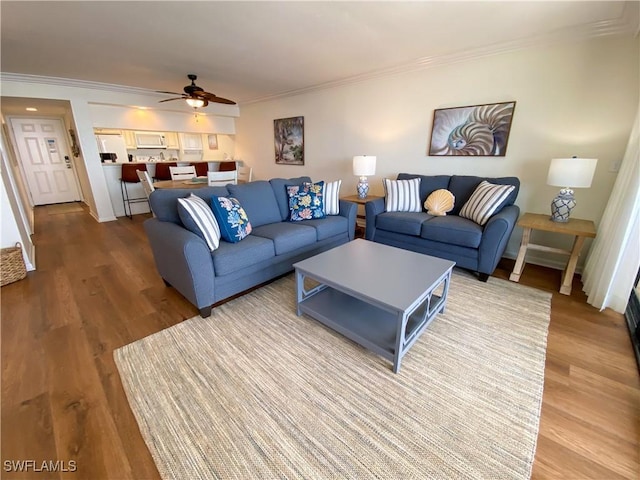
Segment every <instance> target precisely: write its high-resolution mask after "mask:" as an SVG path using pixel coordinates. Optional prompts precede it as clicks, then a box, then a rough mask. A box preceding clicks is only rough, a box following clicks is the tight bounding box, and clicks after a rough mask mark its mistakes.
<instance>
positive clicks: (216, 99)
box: [200, 92, 236, 105]
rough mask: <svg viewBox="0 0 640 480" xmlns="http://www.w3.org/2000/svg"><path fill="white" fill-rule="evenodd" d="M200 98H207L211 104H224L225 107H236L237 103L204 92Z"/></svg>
mask: <svg viewBox="0 0 640 480" xmlns="http://www.w3.org/2000/svg"><path fill="white" fill-rule="evenodd" d="M200 96H201V97H202V98H206V99H207V100H209V101H210V102H214V103H223V104H225V105H235V104H236V102H234V101H233V100H229V99H228V98H222V97H218V96H217V95H214V94H213V93H209V92H202V93H200Z"/></svg>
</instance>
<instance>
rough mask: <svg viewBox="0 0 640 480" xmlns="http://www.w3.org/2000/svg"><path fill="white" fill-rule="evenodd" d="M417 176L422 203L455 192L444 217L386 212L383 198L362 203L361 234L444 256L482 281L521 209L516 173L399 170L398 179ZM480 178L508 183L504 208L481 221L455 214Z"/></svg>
mask: <svg viewBox="0 0 640 480" xmlns="http://www.w3.org/2000/svg"><path fill="white" fill-rule="evenodd" d="M418 177H419V178H420V199H421V202H422V204H423V205H424V202H425V200H426V199H427V197H428V196H429V194H430V193H431V192H433V191H435V190H438V189H441V188H444V189H447V190H449V191H450V192H451V193H453V195H454V196H455V204H454V208H453V210H452V211H451V212H449V213H447V215H446V216H444V217H438V216H432V215H429V214H427V213H426V211H425V210H424V209H423V211H422V212H415V213H408V212H386V211H385V199H384V198H378V199H375V200H373V201H370V202H367V203H366V206H365V209H366V222H367V223H366V233H365V235H366V238H367V240H372V241H374V242H378V243H384V244H386V245H391V246H394V247H400V248H405V249H407V250H412V251H414V252H419V253H425V254H427V255H432V256H434V257H440V258H446V259H447V260H452V261H454V262H456V265H457V266H458V267H462V268H465V269H468V270H472V271H474V272H478V276H479V278H480V280H482V281H485V282H486V281H487V279H488V278H489V275H491V274H492V273H493V271H494V270H495V268H496V266H497V265H498V261H499V260H500V258H501V257H502V254H503V253H504V250H505V248H506V247H507V242H508V241H509V237H510V236H511V232H512V231H513V228H514V226H515V224H516V221H517V220H518V215H519V214H520V208H518V206H517V205H514V202H515V200H516V197H517V196H518V191H519V189H520V181H519V180H518V179H517V178H516V177H502V178H483V177H474V176H458V175H453V176H449V175H435V176H425V175H413V174H408V173H401V174H399V175H398V180H406V179H411V178H418ZM483 180H487V181H488V182H490V183H495V184H501V185H513V186H515V189H514V190H513V191H512V192H511V194H510V195H509V197H508V198H507V200H506V201H505V206H504V207H503V208H502V209H501V210H500V211H499V212H497V213H496V214H495V215H494V216H492V217H491V219H490V220H489V221H488V222H487V223H486V224H485V225H484V226H480V225H478V224H477V223H475V222H473V221H471V220H468V219H466V218H462V217H460V216H458V213H459V212H460V210H461V209H462V206H463V205H464V204H465V203H466V201H467V200H468V199H469V197H470V196H471V194H472V193H473V192H474V190H475V189H476V187H477V186H478V185H479V184H480V182H482V181H483Z"/></svg>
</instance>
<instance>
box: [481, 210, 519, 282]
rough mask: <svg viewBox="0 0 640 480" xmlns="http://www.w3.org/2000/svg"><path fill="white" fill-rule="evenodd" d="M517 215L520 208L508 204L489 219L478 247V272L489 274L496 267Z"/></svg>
mask: <svg viewBox="0 0 640 480" xmlns="http://www.w3.org/2000/svg"><path fill="white" fill-rule="evenodd" d="M519 215H520V208H519V207H518V206H517V205H509V206H507V207H504V208H503V209H502V210H501V211H500V212H499V213H497V214H496V215H494V216H493V217H491V218H490V219H489V221H488V222H487V224H486V225H485V227H484V231H483V232H482V240H481V241H480V247H479V249H478V250H479V251H478V272H480V273H486V274H488V275H491V274H492V273H493V271H494V270H495V269H496V266H497V265H498V262H499V261H500V258H502V254H503V253H504V250H505V249H506V248H507V243H508V242H509V237H511V232H513V228H514V227H515V225H516V222H517V221H518V216H519Z"/></svg>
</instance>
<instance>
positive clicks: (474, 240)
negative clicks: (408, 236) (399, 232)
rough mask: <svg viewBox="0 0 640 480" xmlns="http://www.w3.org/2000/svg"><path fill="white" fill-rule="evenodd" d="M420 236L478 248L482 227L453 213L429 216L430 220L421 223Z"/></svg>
mask: <svg viewBox="0 0 640 480" xmlns="http://www.w3.org/2000/svg"><path fill="white" fill-rule="evenodd" d="M420 236H421V237H422V238H426V239H427V240H433V241H435V242H442V243H448V244H451V245H459V246H461V247H471V248H478V246H479V245H480V241H481V240H482V227H481V226H480V225H478V224H477V223H475V222H473V221H471V220H467V219H466V218H462V217H457V216H454V215H447V216H446V217H431V220H429V221H428V222H424V223H423V224H422V230H421V232H420Z"/></svg>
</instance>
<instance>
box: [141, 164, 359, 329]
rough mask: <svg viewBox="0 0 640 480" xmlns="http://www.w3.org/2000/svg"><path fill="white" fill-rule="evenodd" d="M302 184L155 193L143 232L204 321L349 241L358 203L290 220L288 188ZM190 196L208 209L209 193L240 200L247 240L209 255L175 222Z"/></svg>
mask: <svg viewBox="0 0 640 480" xmlns="http://www.w3.org/2000/svg"><path fill="white" fill-rule="evenodd" d="M304 182H311V179H310V178H309V177H299V178H291V179H283V178H276V179H272V180H270V181H257V182H250V183H247V184H239V185H227V186H226V187H204V188H200V189H194V190H190V189H184V190H183V189H165V190H155V191H154V192H153V193H152V194H151V196H150V198H149V202H150V204H151V209H152V211H153V212H154V214H155V215H156V217H155V218H150V219H148V220H145V222H144V228H145V231H146V233H147V236H148V238H149V243H150V244H151V250H152V251H153V256H154V259H155V263H156V267H157V269H158V272H159V273H160V276H161V277H162V278H163V279H164V281H165V283H167V284H168V285H171V286H173V287H174V288H175V289H176V290H178V291H179V292H180V293H181V294H182V295H183V296H184V297H185V298H186V299H187V300H189V301H190V302H191V303H192V304H193V305H195V306H196V307H197V308H198V309H199V310H200V315H201V316H203V317H208V316H209V315H210V314H211V306H212V305H213V304H214V303H216V302H219V301H221V300H223V299H225V298H228V297H230V296H232V295H235V294H237V293H240V292H243V291H245V290H247V289H249V288H251V287H254V286H256V285H259V284H261V283H264V282H266V281H268V280H271V279H273V278H276V277H278V276H280V275H282V274H284V273H286V272H289V271H291V270H292V269H293V267H292V265H293V264H294V263H296V262H298V261H300V260H303V259H305V258H307V257H310V256H312V255H316V254H318V253H320V252H323V251H325V250H328V249H330V248H333V247H336V246H338V245H341V244H343V243H346V242H348V241H350V240H353V238H354V234H355V223H356V213H357V205H356V204H355V203H351V202H346V201H343V200H340V212H339V214H338V215H330V216H327V217H325V218H322V219H313V220H305V221H302V222H290V221H288V218H289V202H288V196H287V193H286V186H287V185H299V184H301V183H304ZM190 192H192V193H194V194H195V195H198V196H199V197H200V198H202V199H203V200H205V201H206V202H207V203H209V202H210V199H211V197H212V196H214V195H215V196H229V197H234V198H236V199H238V201H239V202H240V204H241V205H242V207H243V209H244V210H245V212H246V213H247V216H248V217H249V221H250V222H251V226H252V232H251V234H250V235H249V236H247V237H246V238H244V239H243V240H241V241H240V242H238V243H229V242H225V241H224V240H220V246H219V247H218V248H217V249H216V250H214V251H213V252H211V251H210V250H209V248H208V246H207V244H206V243H205V241H204V240H203V239H202V238H201V237H199V236H198V235H196V234H195V233H192V232H191V231H189V230H187V229H186V228H184V226H183V225H182V222H181V221H180V217H179V214H178V207H177V204H178V198H182V197H185V196H187V195H188V194H189V193H190Z"/></svg>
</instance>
